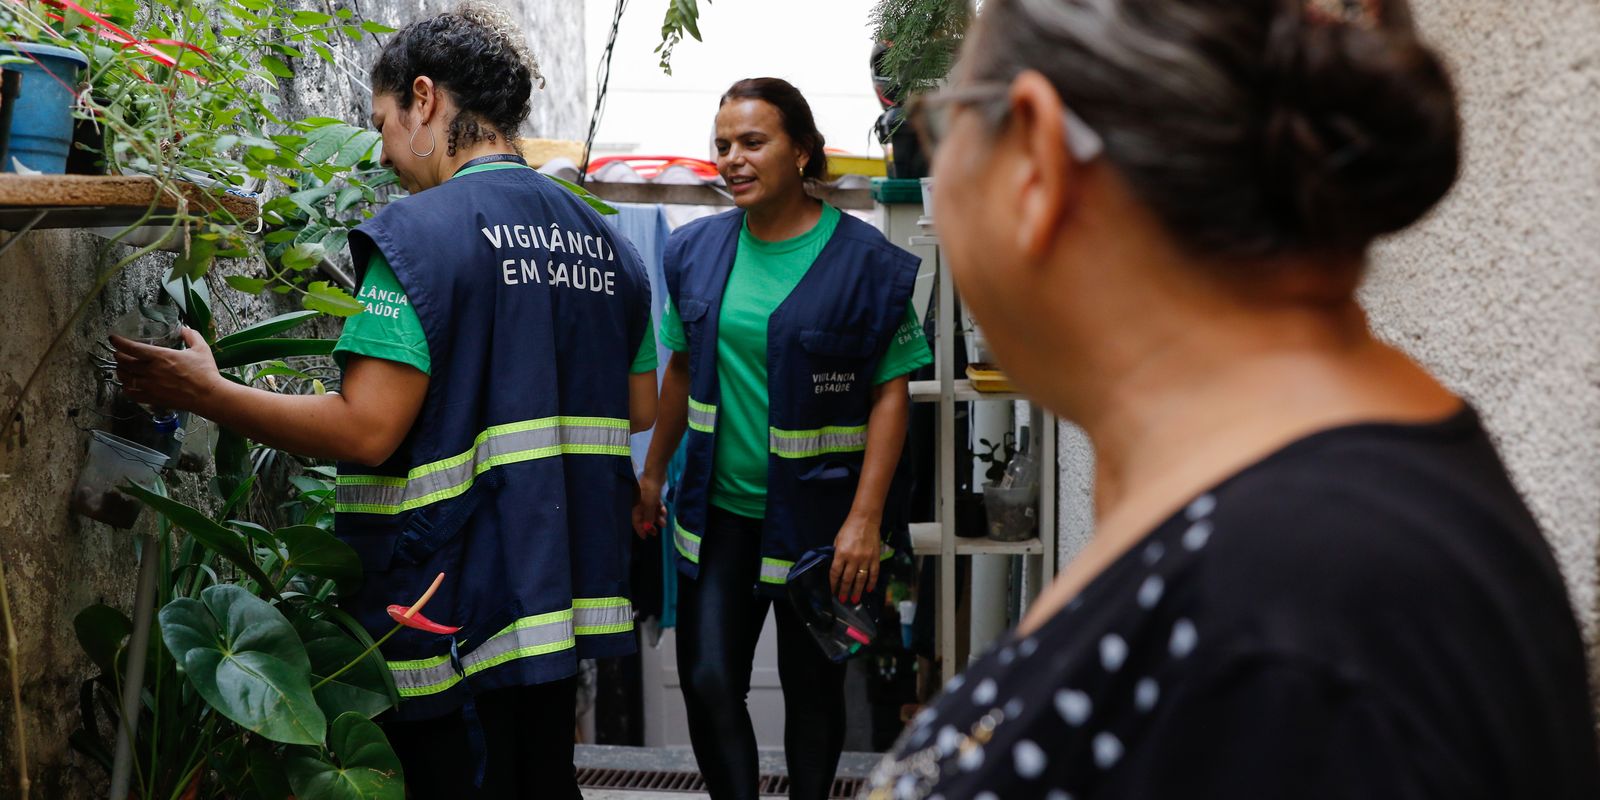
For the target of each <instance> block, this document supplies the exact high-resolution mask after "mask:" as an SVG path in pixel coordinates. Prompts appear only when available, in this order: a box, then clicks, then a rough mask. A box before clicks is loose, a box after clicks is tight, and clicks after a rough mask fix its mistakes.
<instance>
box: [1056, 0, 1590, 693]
mask: <svg viewBox="0 0 1600 800" xmlns="http://www.w3.org/2000/svg"><path fill="white" fill-rule="evenodd" d="M1413 6H1414V11H1415V13H1416V16H1417V21H1418V24H1419V25H1420V26H1421V28H1422V30H1423V32H1424V34H1425V35H1426V36H1427V37H1428V38H1429V40H1430V41H1431V42H1432V43H1433V44H1434V46H1435V47H1437V48H1438V49H1439V50H1440V51H1441V52H1442V53H1443V54H1444V56H1445V57H1446V59H1447V60H1448V61H1449V62H1450V63H1451V66H1452V68H1453V71H1454V74H1455V78H1456V83H1457V86H1458V89H1459V91H1460V93H1461V100H1462V104H1461V108H1462V117H1463V120H1464V123H1465V130H1466V160H1465V168H1464V171H1463V174H1462V178H1461V182H1460V183H1459V184H1458V185H1457V187H1456V189H1455V191H1454V192H1453V193H1452V194H1451V195H1450V197H1449V198H1447V199H1446V200H1445V202H1444V203H1443V204H1442V205H1441V206H1440V207H1439V208H1438V209H1437V210H1436V211H1435V213H1434V214H1433V215H1432V216H1431V217H1430V218H1429V219H1428V220H1426V221H1425V222H1423V223H1422V224H1421V225H1418V226H1416V227H1415V228H1413V229H1412V230H1410V231H1408V232H1406V233H1404V234H1402V235H1400V236H1397V237H1394V238H1393V239H1391V240H1389V241H1386V242H1383V243H1382V244H1381V245H1380V246H1379V247H1378V248H1377V251H1376V253H1375V258H1374V261H1373V265H1372V274H1371V278H1370V280H1369V281H1368V284H1367V286H1366V289H1365V290H1364V292H1363V295H1362V301H1363V303H1364V305H1365V306H1366V308H1367V309H1368V311H1369V313H1370V315H1371V319H1372V324H1373V326H1374V328H1375V329H1376V330H1377V331H1378V333H1379V334H1380V335H1381V336H1383V337H1385V338H1386V339H1387V340H1389V341H1392V342H1394V343H1396V344H1397V345H1398V346H1400V347H1402V348H1404V349H1405V350H1406V351H1407V352H1409V353H1411V354H1412V355H1413V356H1414V357H1415V358H1417V359H1418V360H1419V361H1421V362H1422V363H1423V364H1425V365H1426V366H1427V367H1428V368H1429V369H1431V370H1433V372H1434V374H1436V375H1438V376H1439V377H1440V378H1441V379H1442V380H1443V381H1444V382H1445V383H1446V384H1448V385H1449V386H1450V387H1451V388H1452V389H1454V390H1455V391H1457V392H1459V393H1460V394H1462V395H1463V396H1465V397H1466V398H1467V399H1468V400H1469V401H1470V402H1472V403H1473V404H1474V405H1475V406H1476V407H1477V409H1478V411H1479V412H1480V413H1481V414H1482V416H1483V418H1484V421H1485V424H1486V425H1487V427H1488V429H1489V431H1490V433H1491V434H1492V435H1493V436H1494V438H1495V441H1496V443H1497V444H1498V446H1499V448H1500V453H1501V456H1502V457H1503V458H1504V460H1505V462H1506V464H1507V466H1508V467H1509V469H1510V472H1511V475H1512V478H1513V479H1514V480H1515V481H1516V483H1517V486H1518V488H1520V489H1521V491H1522V493H1523V495H1524V497H1526V499H1527V501H1528V504H1529V506H1530V507H1531V508H1532V509H1533V512H1534V514H1535V515H1536V516H1537V517H1538V519H1539V522H1540V524H1541V526H1542V527H1543V529H1544V532H1545V535H1546V537H1547V538H1548V539H1549V541H1550V544H1551V548H1552V549H1553V550H1554V551H1555V555H1556V558H1557V560H1558V561H1559V562H1560V564H1561V569H1562V571H1563V573H1564V575H1565V578H1566V580H1567V585H1568V587H1569V590H1570V591H1571V593H1572V600H1573V605H1574V606H1575V608H1576V609H1577V612H1578V615H1579V619H1580V621H1581V622H1582V623H1583V625H1584V630H1585V633H1586V635H1587V636H1588V637H1589V641H1590V642H1591V646H1592V647H1594V648H1595V649H1594V650H1592V653H1593V661H1594V663H1595V664H1596V665H1597V669H1596V673H1595V674H1596V676H1597V678H1600V643H1597V641H1596V640H1597V639H1600V586H1597V584H1600V566H1597V563H1600V562H1597V559H1600V4H1596V3H1595V2H1593V0H1533V1H1532V2H1526V3H1492V2H1461V1H1460V0H1413ZM1072 434H1073V431H1072V429H1070V427H1069V426H1066V425H1063V426H1062V437H1061V458H1062V465H1063V468H1062V469H1063V474H1062V488H1061V496H1060V502H1061V516H1060V519H1061V524H1062V527H1061V546H1062V555H1063V558H1066V557H1067V556H1069V555H1070V554H1071V553H1074V552H1076V551H1077V547H1078V546H1081V543H1082V542H1083V541H1085V540H1086V537H1087V535H1088V533H1089V531H1088V528H1087V526H1088V525H1089V524H1090V520H1092V514H1091V512H1090V508H1089V498H1088V494H1087V493H1086V491H1085V489H1084V487H1086V486H1087V485H1088V483H1089V481H1090V480H1091V478H1092V469H1091V467H1090V464H1092V456H1091V455H1090V454H1089V453H1088V449H1087V444H1086V443H1085V442H1083V441H1082V440H1081V437H1079V436H1075V435H1072ZM1596 685H1597V686H1600V680H1597V681H1596Z"/></svg>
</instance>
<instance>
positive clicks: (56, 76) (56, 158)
mask: <svg viewBox="0 0 1600 800" xmlns="http://www.w3.org/2000/svg"><path fill="white" fill-rule="evenodd" d="M0 56H20V57H22V58H25V59H27V61H26V62H24V63H19V64H6V65H5V70H6V71H7V72H18V73H21V75H22V82H21V87H20V91H19V92H18V94H17V96H16V98H15V99H14V100H13V103H14V108H13V109H12V111H11V130H10V137H9V139H8V140H7V146H6V155H5V164H4V165H3V166H0V171H4V172H20V171H23V170H19V169H18V168H17V164H19V163H20V164H21V165H22V167H23V168H24V169H26V170H32V171H34V172H42V173H45V174H47V175H60V174H62V173H64V172H66V171H67V154H68V153H69V152H70V151H71V148H72V127H73V123H72V107H73V105H75V104H76V103H77V97H76V96H75V95H74V92H75V91H76V89H75V88H74V87H76V86H77V85H78V73H79V71H80V70H82V69H83V68H85V67H87V66H89V60H88V59H86V58H84V56H83V54H82V53H79V52H78V51H76V50H72V49H69V48H66V47H57V46H55V45H48V44H39V43H36V42H12V41H0Z"/></svg>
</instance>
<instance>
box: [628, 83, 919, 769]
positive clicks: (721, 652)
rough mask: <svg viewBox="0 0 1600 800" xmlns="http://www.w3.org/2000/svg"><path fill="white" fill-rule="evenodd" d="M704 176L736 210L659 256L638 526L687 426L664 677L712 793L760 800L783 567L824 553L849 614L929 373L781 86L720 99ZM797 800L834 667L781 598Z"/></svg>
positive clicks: (879, 239) (818, 146) (901, 288)
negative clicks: (683, 710)
mask: <svg viewBox="0 0 1600 800" xmlns="http://www.w3.org/2000/svg"><path fill="white" fill-rule="evenodd" d="M716 151H717V168H718V171H719V172H720V173H721V175H722V178H723V180H724V181H726V182H727V185H728V189H729V191H730V192H731V193H732V194H733V198H734V202H735V204H736V205H737V206H738V209H736V210H734V211H731V212H728V213H725V214H721V215H718V216H715V217H712V218H709V219H705V220H700V221H697V222H694V223H692V224H690V225H686V226H684V227H683V228H681V229H679V230H678V231H676V232H674V233H673V235H672V238H671V240H670V241H669V242H668V245H667V251H666V263H665V272H666V279H667V290H668V293H669V294H670V296H671V303H670V305H669V307H668V309H667V314H666V316H665V317H664V319H663V321H662V326H661V336H662V340H663V341H664V342H665V343H666V344H667V346H668V347H669V348H671V349H672V350H673V351H675V352H674V353H673V356H672V359H671V361H670V362H669V364H668V367H667V373H666V377H665V380H664V382H663V386H662V401H661V402H662V406H661V407H662V414H661V418H660V421H659V424H658V426H657V430H656V435H655V439H654V441H653V442H652V443H651V447H650V454H649V457H648V459H647V461H646V465H645V469H644V474H643V476H642V477H641V479H640V489H641V492H640V497H641V501H640V504H639V505H638V506H637V507H636V509H635V512H634V524H635V527H636V528H638V529H639V530H640V532H641V533H644V532H647V531H648V530H650V529H652V528H653V527H654V526H656V525H659V524H660V523H661V522H662V521H664V519H665V517H664V515H663V513H662V510H661V508H660V505H659V502H658V500H657V498H659V497H660V495H661V487H662V480H663V475H664V473H665V471H666V465H667V462H668V460H669V458H670V456H671V455H672V453H673V452H674V451H675V450H676V449H677V447H678V444H679V442H680V440H682V438H683V437H684V435H685V429H687V436H688V440H687V442H686V455H687V459H686V463H685V467H684V473H683V478H682V479H681V481H680V482H679V484H678V485H677V504H676V519H675V522H674V525H673V529H672V530H671V531H669V532H668V535H670V536H672V537H673V541H674V544H675V545H676V547H677V550H678V553H679V554H680V555H681V556H682V558H681V559H680V562H679V563H680V566H681V567H682V571H683V572H684V573H685V576H686V580H684V581H683V582H682V583H681V584H680V589H679V599H678V603H679V607H678V640H677V645H678V670H679V673H680V675H681V677H682V679H683V687H684V699H685V701H686V705H687V708H688V717H689V733H690V738H691V740H692V742H693V744H694V752H695V757H696V759H697V760H698V761H699V763H700V769H701V771H702V772H703V773H704V774H705V777H706V782H707V786H708V788H709V790H710V792H711V796H712V797H714V798H719V800H721V798H755V797H756V782H757V767H756V742H755V734H754V731H753V729H752V726H751V721H750V716H749V712H748V710H747V709H746V707H745V695H746V694H747V693H748V691H749V687H750V671H751V661H752V657H753V654H754V651H755V645H756V639H757V638H758V636H759V635H760V632H761V628H762V626H763V623H764V621H765V619H766V616H767V608H768V606H769V605H774V604H772V603H771V602H770V600H769V598H771V597H772V596H774V595H777V594H780V593H781V589H782V587H783V584H784V583H785V581H786V580H787V577H788V573H789V569H790V568H791V567H792V566H793V565H794V563H795V561H796V560H798V559H799V558H800V556H801V555H802V554H803V553H805V552H806V551H807V550H811V549H813V548H817V547H821V546H825V545H832V546H833V547H834V548H835V557H834V560H833V565H832V570H831V573H830V578H831V580H832V585H833V587H834V590H835V591H837V592H838V593H839V595H840V597H843V598H848V599H850V600H852V601H859V600H860V599H861V597H862V595H863V594H864V593H865V592H868V591H871V590H872V588H873V587H874V586H875V585H876V583H877V580H878V565H879V561H880V558H881V556H882V554H883V553H884V552H885V546H884V543H883V539H882V528H883V520H884V511H885V497H886V495H887V494H888V490H889V484H890V481H891V478H892V477H893V475H894V471H895V466H896V464H897V462H898V461H899V458H900V449H901V445H902V444H903V442H904V439H905V430H906V420H907V417H908V414H909V405H910V397H909V395H908V393H907V375H908V373H910V372H911V371H912V370H914V369H916V368H917V367H920V366H922V365H924V364H926V363H928V362H929V361H930V360H931V354H930V353H929V351H928V347H927V344H926V342H925V341H924V340H923V338H922V331H921V326H920V325H919V324H918V323H917V319H916V317H915V315H914V314H913V313H912V311H911V306H910V297H911V288H912V282H913V281H914V279H915V277H916V272H917V263H918V262H917V259H916V258H914V257H913V256H911V255H910V254H909V253H906V252H905V251H903V250H900V249H898V248H896V247H894V246H892V245H890V244H889V243H888V241H886V240H885V239H884V238H883V236H882V234H880V233H878V232H877V231H876V230H875V229H873V228H872V227H871V226H869V225H867V224H866V223H863V222H861V221H859V220H857V219H855V218H854V217H850V216H848V215H844V214H841V213H840V212H839V210H838V209H835V208H833V207H832V206H829V205H827V204H825V203H822V202H819V201H818V200H816V199H814V198H812V197H811V196H810V195H808V194H807V193H806V191H805V184H806V181H808V180H815V179H820V178H822V177H823V176H824V175H825V174H826V172H827V161H826V156H825V154H824V151H823V139H822V135H821V133H819V132H818V131H817V128H816V124H815V123H814V121H813V119H812V115H811V109H810V108H809V106H808V105H807V104H806V101H805V98H804V97H802V96H801V95H800V92H799V91H797V90H796V89H795V88H794V87H793V86H791V85H789V84H788V83H786V82H784V81H782V80H778V79H775V78H754V79H749V80H743V81H740V82H738V83H736V84H734V85H733V87H732V88H730V89H729V90H728V92H727V93H726V94H725V95H724V96H723V97H722V100H721V103H720V107H719V109H718V112H717V117H716ZM774 610H775V615H776V619H777V633H778V672H779V677H780V678H781V680H782V682H783V694H784V705H785V710H786V713H785V730H784V749H785V754H786V756H787V758H788V762H789V778H790V782H791V784H790V785H791V796H792V797H815V798H823V797H826V796H827V794H828V789H829V784H830V783H831V782H832V779H833V774H834V770H835V767H836V766H837V764H838V759H839V753H840V750H841V749H842V747H843V742H844V697H843V685H844V666H843V665H841V664H834V663H832V662H830V661H829V660H828V659H827V658H826V657H825V656H824V655H823V653H822V651H821V649H820V648H819V647H818V646H817V645H816V643H815V642H813V641H812V640H811V639H810V637H809V635H808V634H807V633H806V631H805V629H804V626H803V624H802V623H801V622H800V621H799V619H798V618H797V617H796V615H795V613H794V611H793V610H792V609H791V608H790V607H789V605H788V603H787V602H786V601H783V602H778V603H776V604H775V605H774Z"/></svg>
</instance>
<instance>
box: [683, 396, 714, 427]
mask: <svg viewBox="0 0 1600 800" xmlns="http://www.w3.org/2000/svg"><path fill="white" fill-rule="evenodd" d="M689 427H690V428H691V429H693V430H697V431H700V432H701V433H713V432H715V431H716V429H717V407H716V406H714V405H710V404H708V403H702V402H700V401H699V400H696V399H694V398H693V397H691V398H689Z"/></svg>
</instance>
